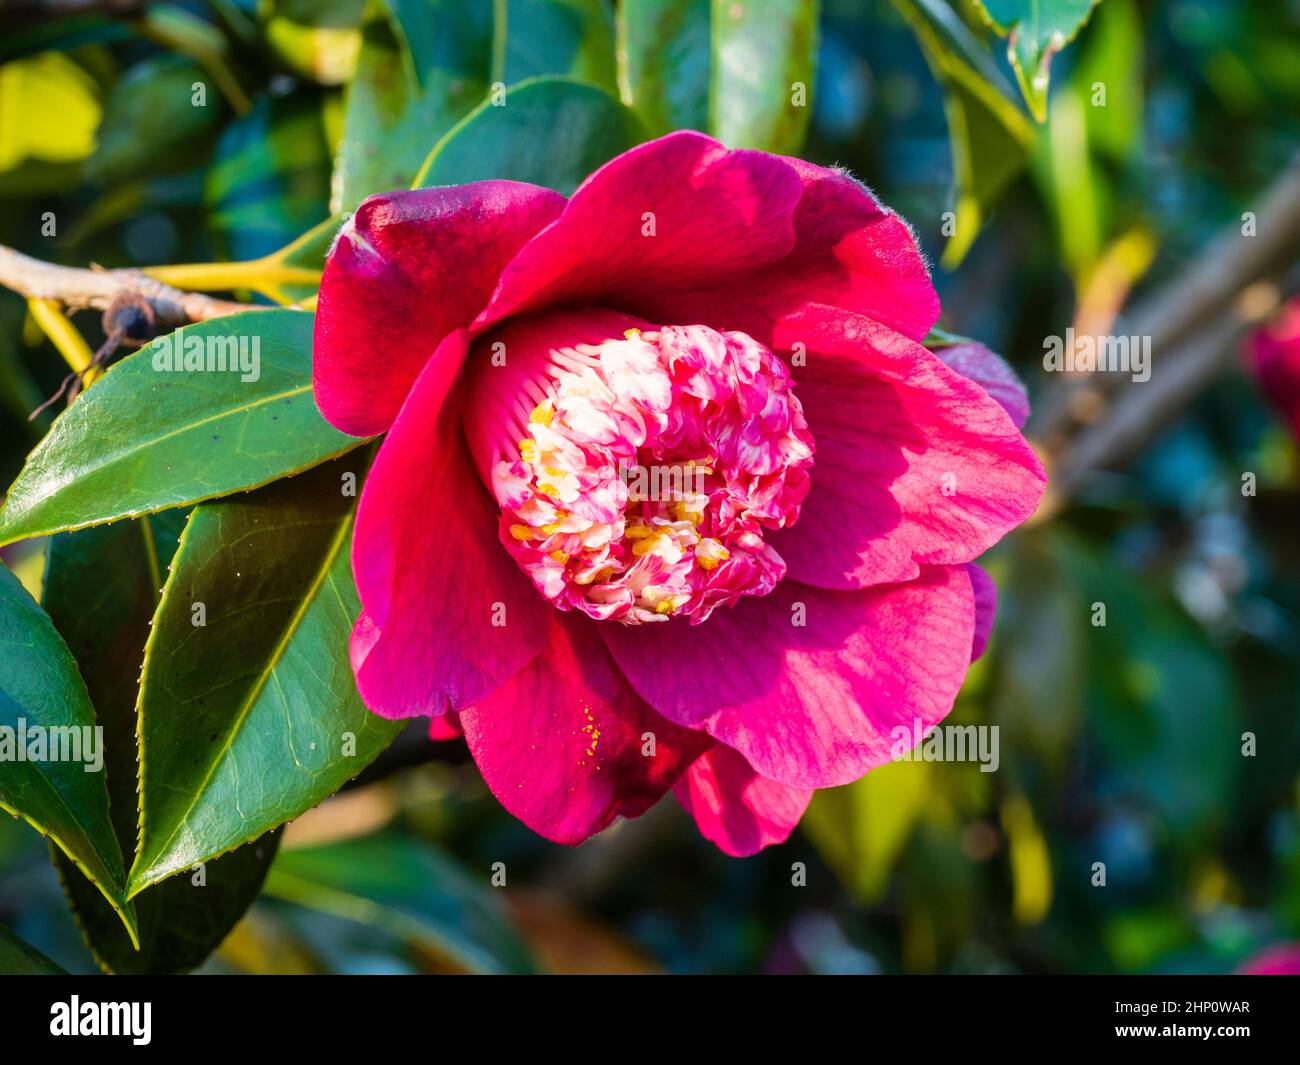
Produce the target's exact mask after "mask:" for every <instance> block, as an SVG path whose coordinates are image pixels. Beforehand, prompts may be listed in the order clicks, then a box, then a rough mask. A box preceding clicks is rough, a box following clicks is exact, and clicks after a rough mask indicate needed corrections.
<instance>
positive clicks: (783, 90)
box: [618, 0, 821, 154]
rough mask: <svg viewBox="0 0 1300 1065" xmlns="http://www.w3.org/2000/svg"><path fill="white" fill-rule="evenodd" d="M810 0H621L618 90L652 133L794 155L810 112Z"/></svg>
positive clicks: (813, 44) (813, 22) (813, 0)
mask: <svg viewBox="0 0 1300 1065" xmlns="http://www.w3.org/2000/svg"><path fill="white" fill-rule="evenodd" d="M820 7H821V5H820V4H819V3H818V2H817V0H771V2H769V3H763V4H742V3H733V2H730V0H628V2H627V3H624V4H620V5H619V14H618V19H619V25H618V45H619V47H618V54H619V66H620V69H619V88H620V92H621V94H622V98H623V101H624V102H625V103H627V104H628V105H629V106H631V107H632V108H633V109H634V110H635V111H636V113H637V114H638V115H639V116H640V117H641V119H642V121H643V122H644V123H645V125H646V127H647V128H648V129H649V130H650V131H651V133H653V134H654V135H655V136H659V135H662V134H664V133H668V132H669V131H670V130H673V129H698V130H701V131H704V132H708V133H711V134H712V135H713V136H715V137H717V138H718V139H719V140H721V141H722V142H723V143H725V144H727V145H728V146H730V147H733V148H759V149H762V150H763V151H769V152H783V153H787V154H797V153H798V152H799V151H800V150H801V148H802V147H803V141H804V135H805V133H806V131H807V128H808V121H809V118H810V116H811V114H812V92H813V83H814V79H815V77H816V68H817V38H818V28H817V20H818V14H819V11H820Z"/></svg>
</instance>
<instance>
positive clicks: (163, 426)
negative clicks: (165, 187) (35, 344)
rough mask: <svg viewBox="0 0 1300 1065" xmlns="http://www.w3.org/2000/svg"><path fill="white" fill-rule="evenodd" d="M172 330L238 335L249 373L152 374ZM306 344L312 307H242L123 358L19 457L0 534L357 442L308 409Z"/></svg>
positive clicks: (292, 464)
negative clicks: (33, 447)
mask: <svg viewBox="0 0 1300 1065" xmlns="http://www.w3.org/2000/svg"><path fill="white" fill-rule="evenodd" d="M182 334H183V337H184V338H185V340H186V341H187V343H188V342H191V341H195V340H201V339H205V338H219V339H226V340H230V341H232V342H239V341H243V340H247V345H246V350H247V353H248V356H249V365H251V366H254V367H255V369H256V371H257V379H256V380H248V381H244V380H242V378H243V377H244V376H245V374H244V373H243V372H242V371H231V370H230V369H226V370H215V369H214V370H212V371H210V372H197V371H196V372H176V371H174V370H170V371H169V370H163V369H156V368H155V363H157V365H158V366H163V365H165V364H164V363H163V362H162V360H161V359H160V358H159V357H158V356H159V353H160V352H162V351H163V350H168V351H174V350H176V348H177V347H178V341H177V339H176V338H177V337H180V336H182ZM164 344H167V345H169V347H167V348H166V349H164V347H163V345H164ZM311 344H312V316H311V315H310V314H306V313H304V312H302V311H290V310H268V311H250V312H248V313H246V314H235V315H231V316H229V317H227V318H218V319H214V320H212V321H209V322H203V323H200V324H197V325H191V326H186V327H185V328H184V330H178V331H177V333H174V334H171V335H170V336H169V337H165V338H161V339H160V340H157V341H154V343H153V344H151V345H150V346H149V347H147V348H144V349H143V350H141V351H139V352H137V353H136V354H134V355H131V356H129V357H128V358H126V359H123V360H122V361H121V362H120V363H118V364H116V365H115V366H113V367H112V368H110V369H109V371H108V373H107V374H106V375H105V377H104V379H103V380H102V381H99V382H97V383H96V384H95V385H94V386H93V387H91V388H90V389H88V390H87V391H86V394H85V395H84V396H81V397H80V398H79V399H78V400H77V401H76V402H75V403H74V404H73V405H72V406H71V407H69V408H68V409H67V411H66V412H65V413H64V414H63V415H62V416H61V417H60V418H59V419H58V420H57V421H56V422H55V423H54V425H53V426H52V427H51V429H50V432H49V433H48V434H47V435H46V437H45V439H44V440H43V441H41V443H40V445H39V446H38V447H37V448H36V450H35V451H33V452H32V453H31V455H29V456H28V459H27V463H26V465H25V466H24V467H23V469H22V472H21V473H19V475H18V478H17V480H15V481H14V483H13V486H12V487H11V488H10V490H9V495H8V498H7V499H6V501H5V505H4V508H3V510H0V541H3V542H5V543H9V542H12V541H14V540H22V539H26V538H27V537H29V536H38V535H41V534H44V533H50V532H59V531H63V530H68V529H79V528H83V527H84V526H87V525H98V524H101V523H103V522H108V521H114V520H116V519H117V518H122V517H134V516H136V515H139V514H143V513H149V512H152V511H157V510H163V509H166V508H168V507H175V506H184V505H187V504H189V503H194V502H197V501H198V500H201V499H211V498H213V497H215V496H221V495H228V494H229V493H231V492H238V491H242V490H244V489H248V488H252V487H255V486H257V485H261V484H266V483H267V482H268V481H272V480H275V479H277V478H280V477H284V476H286V475H287V474H291V473H296V472H298V471H300V470H304V469H307V468H308V467H310V466H314V465H316V464H318V463H320V462H324V461H325V460H326V459H329V458H332V457H334V456H336V455H339V454H341V453H343V452H345V451H347V450H349V449H350V448H353V447H355V446H357V444H358V443H359V442H360V441H358V440H357V439H355V438H354V437H350V436H345V435H344V434H343V433H340V432H338V431H337V430H335V429H334V428H332V427H331V426H330V425H329V424H327V423H326V422H325V420H324V419H323V418H322V417H321V416H320V414H319V413H318V412H317V410H316V405H315V403H314V402H313V400H312V394H311ZM254 345H256V347H254ZM254 350H256V351H257V354H258V359H257V360H256V362H254V360H253V359H252V357H251V356H252V353H253V352H254ZM222 354H223V355H224V349H223V351H222ZM247 376H249V377H251V376H252V372H251V371H250V372H249V374H248V375H247Z"/></svg>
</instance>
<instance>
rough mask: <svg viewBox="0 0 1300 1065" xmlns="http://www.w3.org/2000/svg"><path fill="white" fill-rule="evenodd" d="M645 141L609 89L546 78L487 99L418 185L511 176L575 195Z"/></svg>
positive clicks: (429, 163)
mask: <svg viewBox="0 0 1300 1065" xmlns="http://www.w3.org/2000/svg"><path fill="white" fill-rule="evenodd" d="M641 138H642V128H641V124H640V122H639V121H638V120H637V118H636V116H635V115H634V114H632V112H631V111H629V110H628V109H627V108H626V107H624V106H623V105H622V104H621V103H619V102H618V101H617V100H616V99H614V97H612V96H610V95H609V93H607V92H605V91H604V90H603V89H599V88H597V87H596V86H594V85H588V84H586V83H585V82H580V81H574V80H573V79H571V78H558V77H544V78H534V79H533V80H531V81H525V82H521V83H520V84H518V85H516V86H514V87H513V88H511V89H509V90H507V92H506V94H505V102H504V104H503V105H501V106H494V105H493V104H492V103H491V101H486V102H484V103H483V104H481V105H480V106H479V107H477V108H475V109H474V110H473V111H471V112H470V113H469V114H468V115H466V116H465V118H464V119H463V120H462V121H461V122H460V123H458V124H457V125H456V126H455V127H454V128H452V129H451V130H450V131H449V132H448V133H447V135H446V136H444V137H443V138H442V140H440V141H439V142H438V143H437V145H436V146H435V147H434V149H433V151H432V152H431V153H430V154H429V158H428V159H426V160H425V163H424V167H423V168H422V169H421V171H420V173H419V175H417V177H416V179H415V187H416V188H419V187H423V186H428V185H459V184H464V183H466V182H470V181H481V180H484V179H487V178H509V179H511V180H514V181H528V182H532V183H533V184H534V185H545V186H546V187H547V188H552V189H555V190H556V191H557V192H562V193H564V194H565V195H568V194H570V193H572V192H573V190H574V189H575V188H577V187H578V185H579V184H581V182H582V181H583V179H584V178H586V177H587V175H588V174H590V173H591V172H592V171H593V170H595V169H596V168H597V167H599V166H600V165H601V164H603V163H606V162H608V161H609V160H610V159H612V158H614V156H616V155H618V154H620V153H621V152H625V151H627V150H628V149H629V148H631V147H633V146H635V145H636V144H637V143H639V142H640V140H641Z"/></svg>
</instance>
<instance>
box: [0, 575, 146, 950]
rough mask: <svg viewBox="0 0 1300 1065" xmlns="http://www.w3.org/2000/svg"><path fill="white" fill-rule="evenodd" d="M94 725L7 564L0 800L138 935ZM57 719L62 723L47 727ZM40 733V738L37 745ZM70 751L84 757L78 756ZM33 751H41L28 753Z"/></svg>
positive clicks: (42, 619)
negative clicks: (87, 881)
mask: <svg viewBox="0 0 1300 1065" xmlns="http://www.w3.org/2000/svg"><path fill="white" fill-rule="evenodd" d="M94 726H95V711H94V708H93V707H92V706H91V705H90V697H89V696H88V695H87V693H86V685H85V684H84V683H83V682H82V680H81V675H80V674H79V673H78V672H77V663H76V661H75V660H74V659H73V657H72V654H71V653H70V652H69V651H68V647H67V645H66V644H65V643H64V642H63V640H62V639H60V637H59V634H58V632H56V631H55V628H54V625H53V624H52V623H51V621H50V619H49V617H48V616H47V615H46V614H45V612H44V611H43V610H41V608H40V607H38V606H37V605H36V603H35V601H34V600H33V599H32V597H31V596H30V595H28V594H27V591H26V589H24V588H23V586H22V585H21V584H19V583H18V578H16V577H15V576H14V575H13V574H12V573H10V572H9V570H8V569H6V568H4V567H3V566H0V809H4V810H7V811H9V813H11V814H14V815H15V816H17V817H21V818H22V819H23V820H24V821H26V822H27V823H28V824H30V825H31V826H32V827H33V828H35V829H36V830H37V831H38V832H40V833H41V834H42V835H45V836H49V837H50V839H51V840H53V841H54V843H55V844H57V845H58V847H59V849H60V850H62V851H63V853H64V854H66V855H67V856H68V857H69V858H71V859H72V861H73V862H75V863H76V866H77V868H78V869H80V870H81V872H82V873H84V874H85V875H86V876H87V877H89V878H90V880H91V881H92V882H93V883H94V885H95V887H97V888H98V889H99V891H100V892H102V893H103V895H104V898H105V899H107V900H108V901H109V903H110V904H111V905H112V906H113V909H114V910H115V911H116V912H117V914H118V916H119V917H120V918H121V919H122V922H123V923H124V924H125V925H126V927H127V930H128V932H129V933H130V935H131V936H132V937H133V938H134V937H135V935H136V926H135V914H134V912H133V910H132V908H131V907H130V906H129V904H126V903H125V902H124V901H123V893H122V883H123V875H122V850H121V848H120V847H119V846H118V842H117V837H116V836H115V835H114V834H113V824H112V821H111V820H110V817H109V807H108V789H107V787H106V786H105V783H104V774H103V772H93V771H91V769H92V768H93V766H94V761H95V760H94V757H93V755H94V752H96V751H98V750H99V748H98V746H97V744H96V742H95V740H94V737H95V735H96V734H95V733H94V732H93V731H91V732H89V733H87V731H86V730H87V729H90V730H93V729H94ZM55 728H58V729H59V730H60V731H59V732H58V733H54V732H51V731H49V730H51V729H55ZM36 729H40V730H41V731H40V732H39V733H36V732H34V730H36ZM87 737H90V738H91V744H90V749H88V747H87V745H86V739H87ZM38 738H39V742H40V746H39V747H37V746H34V745H33V744H34V743H35V742H37V741H38ZM56 739H57V742H58V744H59V752H58V753H59V754H60V755H67V756H68V757H58V758H55V757H52V755H54V754H55V753H56V752H55V750H54V744H55V742H56ZM74 742H75V746H73V744H74ZM20 749H21V750H22V751H23V752H24V755H25V757H24V758H23V760H21V761H19V760H18V752H19V750H20ZM72 754H79V755H80V757H79V758H77V759H76V760H73V758H72V757H71V755H72ZM88 754H89V755H90V756H91V757H90V758H87V755H88ZM32 755H36V756H37V757H36V758H35V760H29V758H30V757H31V756H32ZM102 768H103V767H102V765H101V766H100V769H101V770H102Z"/></svg>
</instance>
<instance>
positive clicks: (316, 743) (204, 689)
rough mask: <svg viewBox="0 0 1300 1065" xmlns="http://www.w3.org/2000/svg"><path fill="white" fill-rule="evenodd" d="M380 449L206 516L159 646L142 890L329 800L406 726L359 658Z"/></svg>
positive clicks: (150, 709)
mask: <svg viewBox="0 0 1300 1065" xmlns="http://www.w3.org/2000/svg"><path fill="white" fill-rule="evenodd" d="M366 454H367V453H366V452H357V453H355V454H354V455H353V456H350V457H348V458H346V459H342V460H340V461H338V462H335V463H331V464H329V465H327V466H322V467H320V468H318V469H316V470H313V471H311V472H310V473H308V474H305V475H304V476H302V477H297V478H294V479H291V480H284V481H280V482H278V483H276V484H274V485H271V486H269V487H267V488H264V489H262V490H261V491H260V492H257V493H255V494H253V495H249V496H241V497H238V498H236V499H232V500H226V501H223V502H220V503H215V504H205V505H202V506H200V507H198V508H197V509H196V510H195V511H194V515H193V516H192V517H191V518H190V522H189V525H188V526H186V529H185V533H184V535H183V536H182V538H181V546H180V550H179V551H178V552H177V554H176V558H175V559H174V560H173V562H172V572H171V576H170V577H169V578H168V581H167V585H166V589H165V590H164V592H163V598H162V603H161V604H160V606H159V608H158V612H157V614H156V615H155V617H154V621H153V629H152V631H151V633H150V636H149V644H148V648H147V650H146V654H145V664H144V674H143V678H142V681H141V692H140V763H141V771H140V775H141V800H140V805H141V829H140V833H141V834H140V843H139V847H138V850H137V854H136V860H135V865H134V866H133V868H132V870H131V874H130V893H131V894H132V895H134V894H135V893H137V892H139V891H142V890H144V889H145V888H146V887H148V886H149V885H150V884H153V883H156V882H157V881H159V880H162V879H164V878H166V877H168V876H171V875H172V874H174V873H176V872H179V871H180V870H182V869H188V868H190V867H191V866H192V865H193V864H194V863H195V862H198V861H206V860H208V859H210V858H213V857H215V856H217V855H220V854H224V853H225V852H226V851H228V850H230V849H232V848H233V847H237V846H240V845H241V844H243V843H244V842H246V841H248V840H250V839H255V838H257V837H258V836H260V835H262V834H263V833H264V832H268V831H270V830H271V829H273V828H276V827H277V826H279V825H282V824H284V822H286V821H288V820H290V819H291V818H294V817H297V816H298V815H299V814H301V813H302V812H303V811H304V810H308V809H310V808H311V807H312V806H315V805H316V804H317V803H318V802H320V801H321V800H322V799H324V798H325V797H326V796H328V795H330V794H332V793H333V792H334V791H336V790H337V789H338V788H339V787H341V786H342V785H343V784H344V783H345V782H347V781H348V780H349V779H351V778H352V777H354V776H356V774H357V773H359V772H360V771H361V770H362V769H364V768H365V767H366V766H367V765H368V764H369V763H370V762H371V760H372V759H374V758H375V757H376V756H377V755H378V754H379V753H380V751H382V750H383V749H384V748H385V747H386V746H387V745H388V744H389V742H391V740H392V739H393V737H394V736H395V735H396V734H397V732H398V731H400V729H401V727H402V724H403V723H402V722H392V721H386V720H384V719H383V718H380V717H377V716H375V715H374V714H371V713H370V712H369V711H367V710H366V709H365V707H364V706H363V705H362V703H361V700H360V698H359V697H358V696H357V692H356V686H355V683H354V681H353V677H352V670H351V667H350V666H349V664H348V640H349V636H350V634H351V630H352V625H353V622H354V621H355V620H356V616H357V614H358V613H359V611H360V605H359V603H358V601H357V596H356V589H355V587H354V586H353V582H352V573H351V565H350V561H349V552H350V548H351V532H352V515H353V511H354V507H355V503H356V496H355V494H347V493H348V492H349V491H352V492H355V491H357V490H358V486H357V482H358V481H359V480H360V477H361V475H362V473H363V472H364V464H365V461H366ZM198 621H201V622H202V624H196V622H198Z"/></svg>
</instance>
